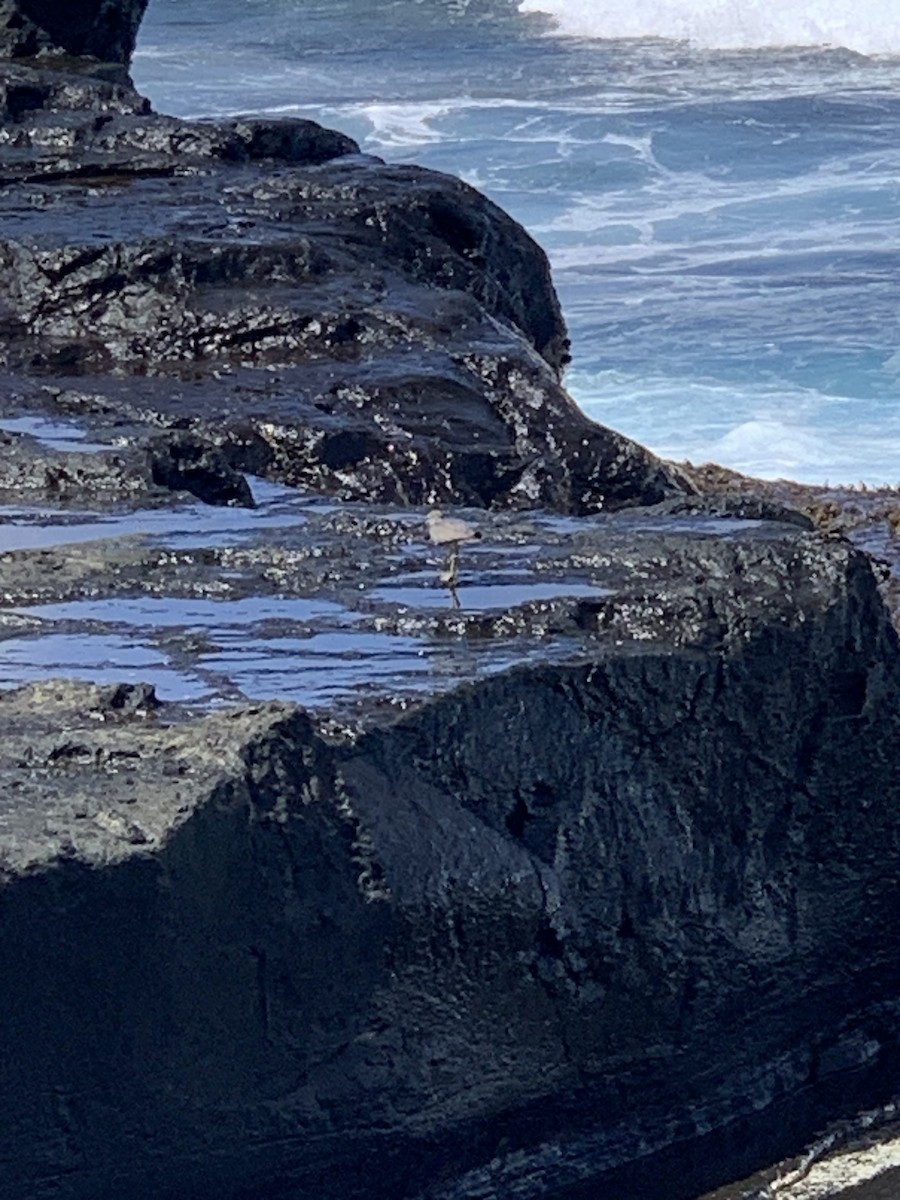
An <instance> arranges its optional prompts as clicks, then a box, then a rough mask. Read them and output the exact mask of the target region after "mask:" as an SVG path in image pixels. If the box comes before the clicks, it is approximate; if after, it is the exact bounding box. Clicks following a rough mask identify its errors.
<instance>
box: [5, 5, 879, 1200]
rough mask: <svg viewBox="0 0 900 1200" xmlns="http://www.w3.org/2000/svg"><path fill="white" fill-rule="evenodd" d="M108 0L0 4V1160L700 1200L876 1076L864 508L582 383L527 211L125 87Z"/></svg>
mask: <svg viewBox="0 0 900 1200" xmlns="http://www.w3.org/2000/svg"><path fill="white" fill-rule="evenodd" d="M143 8H144V3H143V2H141V0H132V2H129V0H93V2H91V3H85V4H83V5H80V6H79V14H80V16H79V18H78V20H77V21H75V20H74V19H72V18H71V13H70V11H69V7H68V6H63V5H61V4H57V3H55V0H0V54H2V55H4V56H5V59H4V60H3V61H0V222H2V224H0V730H2V738H0V797H2V799H0V914H2V924H0V977H2V979H3V981H4V985H5V997H6V1002H5V1003H4V1004H3V1005H2V1006H0V1079H2V1087H0V1197H2V1200H7V1197H8V1198H9V1200H13V1197H15V1198H16V1200H21V1197H24V1196H27V1197H29V1200H50V1197H53V1198H54V1200H103V1198H106V1197H110V1198H112V1197H116V1198H117V1200H118V1198H119V1197H122V1196H127V1197H128V1200H142V1198H143V1197H147V1198H148V1200H149V1198H150V1197H153V1198H154V1200H182V1198H183V1197H186V1196H191V1197H192V1198H196V1200H239V1198H242V1197H248V1198H249V1197H251V1196H252V1197H254V1198H268V1200H276V1198H283V1200H313V1198H315V1200H475V1198H476V1197H479V1198H488V1197H497V1200H512V1198H517V1200H530V1198H534V1200H537V1198H539V1197H540V1198H546V1197H558V1198H559V1200H581V1198H586V1197H590V1198H591V1200H603V1198H604V1197H610V1198H612V1197H615V1198H616V1200H632V1198H633V1200H638V1198H639V1197H653V1198H654V1200H694V1198H695V1197H697V1196H698V1195H699V1194H700V1193H701V1192H704V1191H708V1190H709V1189H713V1188H717V1187H721V1186H723V1185H726V1184H729V1183H730V1182H731V1181H733V1180H736V1179H739V1178H742V1177H743V1176H749V1175H750V1174H751V1173H752V1172H753V1171H754V1170H757V1169H758V1168H759V1167H760V1166H761V1165H763V1164H765V1163H767V1162H771V1161H773V1160H774V1159H776V1158H779V1157H781V1156H787V1155H790V1154H797V1153H800V1152H801V1151H802V1149H803V1147H804V1145H806V1144H807V1143H808V1142H810V1141H811V1140H812V1139H813V1138H814V1136H815V1135H816V1134H817V1133H818V1132H819V1131H821V1130H822V1129H824V1128H826V1127H828V1126H829V1123H830V1122H833V1121H835V1120H836V1119H847V1118H848V1117H849V1115H850V1114H852V1113H853V1112H855V1111H857V1110H864V1109H867V1108H872V1106H874V1105H877V1104H882V1105H884V1104H885V1103H886V1102H887V1101H888V1100H889V1098H890V1097H891V1096H892V1094H893V1093H894V1092H895V1091H896V1090H897V1087H898V1059H900V1039H898V1035H897V1029H898V1024H897V1019H898V1012H897V1010H898V1004H900V956H898V955H897V953H896V951H895V949H894V946H893V939H892V928H893V924H894V922H895V920H896V917H897V911H898V899H897V897H898V894H900V893H898V878H897V877H898V862H900V860H898V836H900V803H898V800H900V778H898V773H897V770H896V767H897V750H896V747H897V745H898V734H900V714H898V711H897V697H898V695H900V650H898V643H897V634H896V631H895V629H894V626H893V624H892V620H891V613H890V611H889V608H888V607H887V606H886V605H885V602H884V600H885V597H887V599H888V601H889V603H890V604H893V603H894V600H895V595H896V593H895V590H894V586H893V583H892V580H893V576H892V575H891V574H890V572H889V571H887V570H884V569H881V568H878V569H873V559H872V556H871V555H872V552H873V550H874V551H875V552H876V553H878V552H879V551H880V550H884V548H885V547H884V546H883V545H881V544H880V543H879V544H876V543H877V541H878V537H881V538H882V541H885V540H886V539H888V540H889V539H890V537H892V536H893V535H892V532H891V531H892V530H893V525H892V523H891V521H892V516H891V514H892V513H893V512H895V508H894V499H893V497H890V496H861V495H856V496H851V497H848V496H843V497H835V496H832V497H827V496H826V497H823V496H822V495H821V494H820V495H817V496H815V495H811V494H806V493H803V494H801V493H800V492H799V491H797V490H796V489H792V488H791V487H790V486H789V485H781V486H779V487H776V486H770V487H768V488H766V487H763V486H761V485H757V484H756V483H754V482H753V481H747V480H741V479H740V478H738V477H735V476H733V475H729V474H728V473H724V472H716V471H715V470H714V469H712V468H705V469H695V468H691V467H689V466H688V465H683V466H675V465H673V464H667V463H664V462H661V461H660V460H658V459H656V458H655V457H654V456H653V455H651V454H650V453H649V452H648V451H646V450H645V449H643V448H642V447H640V446H638V445H636V444H635V443H633V442H631V441H630V440H629V439H627V438H625V437H622V436H621V435H619V434H616V433H615V432H613V431H610V430H607V429H604V428H603V427H601V426H598V425H596V424H594V423H593V422H591V421H589V420H588V419H587V418H586V417H584V416H583V415H582V414H581V413H580V411H579V410H578V409H577V407H576V406H575V405H574V403H573V402H572V400H571V399H570V398H569V397H568V395H567V394H566V392H565V390H564V387H563V386H562V383H561V378H562V371H563V369H564V366H565V363H566V361H567V354H568V343H567V339H566V332H565V326H564V323H563V320H562V316H561V314H560V310H559V305H558V302H557V300H556V296H555V293H554V291H553V287H552V282H551V280H550V274H549V269H548V266H547V262H546V259H545V257H544V255H543V254H542V252H541V251H540V249H539V248H538V247H537V246H536V245H535V244H534V243H533V242H532V241H531V239H530V238H528V236H527V235H526V234H525V233H524V231H523V230H522V229H521V228H520V227H519V226H517V225H516V224H515V223H514V222H513V221H512V220H511V219H510V218H509V217H508V216H506V215H505V214H504V213H502V212H501V211H500V210H499V209H497V208H496V206H494V205H492V204H491V203H490V202H489V201H487V200H486V199H485V198H484V197H482V196H480V195H479V194H478V193H477V192H475V191H473V190H472V189H471V188H468V187H466V186H465V185H463V184H461V183H460V182H459V181H457V180H453V179H450V178H448V177H445V176H440V175H435V174H434V173H430V172H426V171H423V170H418V169H415V168H411V167H404V168H397V167H387V166H385V165H384V164H382V163H380V162H378V161H377V160H373V159H371V158H367V157H366V156H364V155H361V154H360V153H359V152H358V148H357V147H356V146H355V145H354V144H353V143H352V142H350V140H349V139H347V138H345V137H344V136H343V135H341V134H338V133H333V132H331V131H328V130H324V129H321V128H320V127H319V126H317V125H315V124H313V123H311V122H301V121H286V122H271V121H260V120H250V119H248V120H240V121H230V122H227V123H224V124H218V125H214V124H205V123H198V122H183V121H177V120H174V119H172V118H167V117H163V116H159V115H156V114H154V113H153V112H152V111H151V110H150V106H149V105H148V103H147V101H146V100H144V99H143V98H142V97H140V96H138V95H137V93H136V92H135V91H134V90H133V88H132V87H131V85H130V82H129V80H128V76H127V68H128V62H129V56H130V53H131V50H132V49H133V44H134V38H135V36H136V31H137V29H138V26H139V22H140V18H141V15H142V13H143ZM436 505H443V506H445V507H449V506H450V505H453V506H454V511H459V512H461V513H462V514H463V515H464V516H465V517H466V519H467V520H469V521H470V522H471V523H473V524H474V525H475V526H477V528H478V530H479V532H480V534H481V540H480V542H479V543H477V544H472V545H467V546H466V547H465V548H464V550H463V554H462V566H461V575H460V582H459V587H458V589H457V591H456V593H455V594H451V593H449V592H448V591H447V589H446V588H445V587H444V586H442V584H441V580H440V574H441V570H442V568H443V566H444V562H443V558H442V555H441V553H439V551H438V550H437V549H436V548H435V547H432V546H430V545H429V544H428V543H427V542H426V540H425V536H424V524H423V522H424V514H425V511H426V509H427V508H430V507H433V506H436ZM801 509H803V510H804V511H800V510H801ZM854 512H856V513H857V517H858V519H857V518H854V516H853V513H854ZM878 531H881V532H878ZM873 539H874V540H873ZM854 541H855V542H856V544H854ZM876 565H877V564H876ZM881 1112H882V1116H883V1118H884V1120H885V1121H890V1119H892V1114H893V1113H894V1110H893V1108H891V1107H890V1106H886V1107H884V1108H883V1109H882V1110H881ZM845 1128H846V1130H848V1131H849V1132H848V1134H847V1137H844V1138H843V1139H842V1140H841V1146H842V1147H843V1148H846V1145H847V1144H848V1141H849V1140H852V1139H851V1136H850V1135H851V1134H858V1133H859V1132H860V1131H859V1130H856V1128H855V1126H852V1123H851V1124H849V1125H846V1126H845ZM885 1136H886V1137H887V1134H886V1135H885ZM833 1144H834V1146H837V1144H838V1139H835V1142H834V1143H833ZM831 1145H832V1144H831V1143H829V1146H828V1147H825V1148H824V1150H823V1154H824V1153H826V1152H827V1151H828V1149H829V1148H830V1147H831ZM807 1165H811V1164H807ZM785 1169H786V1170H787V1168H785ZM791 1169H795V1170H796V1169H797V1167H796V1163H795V1165H794V1167H793V1168H791ZM804 1169H805V1168H804ZM773 1178H774V1175H769V1176H766V1177H765V1178H764V1179H763V1181H762V1182H759V1180H757V1181H756V1182H753V1181H750V1182H748V1183H747V1185H746V1187H745V1188H744V1190H743V1191H738V1190H732V1191H731V1192H730V1193H728V1194H729V1195H732V1196H735V1197H736V1196H738V1195H747V1196H749V1195H751V1194H752V1195H755V1196H761V1195H764V1194H767V1193H764V1192H763V1191H761V1190H760V1189H761V1188H769V1186H770V1183H771V1181H772V1179H773ZM780 1178H781V1179H782V1182H784V1179H785V1178H786V1176H782V1177H780ZM735 1186H736V1187H737V1186H738V1185H735ZM740 1186H741V1187H743V1185H740ZM751 1187H755V1188H756V1192H752V1191H751V1190H750V1189H751ZM768 1194H771V1195H775V1194H776V1193H775V1192H774V1191H772V1192H769V1193H768ZM778 1194H783V1195H784V1196H785V1197H786V1198H788V1200H793V1197H794V1195H795V1193H791V1192H788V1191H787V1190H786V1185H785V1188H782V1190H781V1192H779V1193H778ZM800 1194H801V1193H796V1195H797V1196H799V1195H800ZM838 1194H840V1193H839V1192H838V1191H836V1190H832V1192H827V1191H825V1192H822V1191H820V1192H817V1193H816V1195H822V1196H826V1195H838ZM720 1195H722V1196H724V1195H725V1193H720Z"/></svg>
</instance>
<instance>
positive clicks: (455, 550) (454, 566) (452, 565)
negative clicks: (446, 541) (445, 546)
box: [441, 542, 459, 592]
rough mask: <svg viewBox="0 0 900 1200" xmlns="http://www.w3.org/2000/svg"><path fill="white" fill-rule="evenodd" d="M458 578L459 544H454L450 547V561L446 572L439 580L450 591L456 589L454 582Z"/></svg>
mask: <svg viewBox="0 0 900 1200" xmlns="http://www.w3.org/2000/svg"><path fill="white" fill-rule="evenodd" d="M458 578H459V543H458V542H454V543H453V545H452V546H451V547H450V561H449V562H448V563H447V570H446V571H445V572H444V573H443V575H442V576H441V579H442V580H443V581H444V583H446V585H447V587H448V588H449V589H450V590H451V592H452V591H454V590H455V588H456V582H457V579H458Z"/></svg>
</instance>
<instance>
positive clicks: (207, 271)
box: [0, 61, 691, 512]
mask: <svg viewBox="0 0 900 1200" xmlns="http://www.w3.org/2000/svg"><path fill="white" fill-rule="evenodd" d="M63 65H65V64H63ZM69 66H71V64H69ZM0 100H2V103H3V113H4V115H5V119H4V124H3V127H2V129H0V228H2V234H0V367H2V366H5V368H6V371H7V375H6V378H5V379H3V380H2V381H0V413H2V412H6V413H8V414H9V415H11V416H13V417H21V416H23V415H25V414H27V413H29V412H39V413H45V414H49V415H50V416H53V417H57V418H58V417H59V416H60V415H61V414H62V413H71V412H73V411H76V410H77V411H78V413H79V414H80V416H81V417H82V419H84V420H85V421H86V422H87V424H88V425H89V426H91V427H92V428H96V429H97V430H98V431H100V430H106V432H107V433H109V434H110V435H111V436H115V437H116V438H117V439H118V440H120V441H121V440H123V439H127V440H129V441H130V442H132V443H133V444H135V445H143V443H144V442H145V441H146V440H147V438H149V437H150V436H152V435H154V434H157V433H159V431H160V430H166V429H171V428H177V429H189V430H191V431H192V432H193V433H194V434H195V436H196V437H198V438H205V439H206V440H207V441H208V442H209V444H210V447H211V449H215V448H218V449H220V450H221V451H222V453H223V454H224V455H225V456H226V458H227V461H228V463H229V465H230V467H231V468H232V469H234V470H237V471H247V470H249V471H252V472H254V473H255V474H260V475H264V476H266V477H267V478H269V479H272V480H278V481H283V482H286V483H289V484H291V485H292V486H296V487H304V488H309V489H313V490H316V491H319V492H327V493H331V494H335V495H338V496H341V497H344V498H358V499H367V500H376V501H378V500H381V501H387V502H398V501H399V502H401V503H439V502H447V503H450V502H462V503H466V504H474V505H478V506H485V507H487V506H490V507H500V506H507V507H520V508H527V507H533V506H535V505H545V506H549V507H551V508H556V509H559V510H561V511H568V512H590V511H597V510H599V509H601V508H618V507H622V506H626V505H630V504H639V503H656V502H658V501H660V500H663V499H664V498H665V497H666V496H669V495H673V494H678V493H685V492H689V491H690V490H691V489H690V485H689V484H688V483H687V481H686V479H685V478H684V477H683V476H681V475H680V473H679V472H677V470H675V469H674V468H672V467H669V466H666V465H664V464H663V463H661V462H660V461H659V460H657V459H655V458H654V457H653V456H652V455H650V454H649V453H648V452H647V451H645V450H644V449H643V448H642V447H640V446H637V445H636V444H635V443H633V442H631V441H629V440H628V439H627V438H624V437H621V436H620V435H618V434H616V433H614V432H613V431H610V430H606V429H604V428H603V427H602V426H598V425H596V424H595V423H594V422H592V421H590V420H588V419H587V418H586V417H584V416H583V414H581V413H580V412H579V410H578V409H577V408H576V406H575V405H574V403H573V402H572V400H571V399H570V398H569V397H568V395H567V394H566V393H565V391H564V390H563V388H562V387H561V385H560V373H561V370H562V368H563V366H564V365H565V363H566V361H567V358H568V341H567V337H566V331H565V326H564V323H563V321H562V317H561V315H560V311H559V305H558V302H557V299H556V295H555V293H554V291H553V287H552V284H551V282H550V277H549V270H548V265H547V261H546V258H545V256H544V254H543V252H542V251H541V250H540V249H539V248H538V247H537V246H536V245H535V244H534V242H533V241H532V240H531V239H530V238H529V237H528V236H527V234H526V233H525V232H524V231H523V230H522V229H521V227H520V226H518V225H517V224H516V223H515V222H514V221H512V220H511V219H510V218H509V217H508V216H506V215H505V214H504V213H503V212H501V210H499V209H498V208H497V207H496V206H495V205H493V204H492V203H491V202H490V201H488V200H487V199H486V198H484V197H483V196H481V195H480V194H479V193H477V192H475V191H474V190H473V189H472V188H470V187H468V186H466V185H465V184H463V183H461V182H460V181H459V180H456V179H451V178H449V177H446V176H441V175H437V174H435V173H433V172H428V171H423V170H420V169H418V168H415V167H388V166H385V165H384V164H382V163H380V162H378V161H376V160H372V159H366V158H364V157H363V156H361V155H359V154H358V153H357V152H356V151H357V147H356V146H355V144H354V143H353V142H352V141H351V140H350V139H349V138H347V137H345V136H343V135H341V134H337V133H332V132H331V131H328V130H324V129H322V128H321V127H319V126H318V125H316V124H315V123H313V122H310V121H302V120H284V121H266V120H259V119H247V120H232V121H229V122H222V123H219V124H211V123H201V122H188V121H179V120H175V119H172V118H168V117H164V116H159V115H157V114H154V113H152V112H150V111H149V106H148V105H147V103H146V101H144V100H143V99H142V98H141V97H140V96H138V95H137V93H135V92H134V91H133V90H132V89H131V88H130V86H129V85H128V84H127V83H125V82H122V81H121V80H112V81H110V80H106V79H103V78H98V77H97V74H96V72H95V71H94V72H92V71H90V70H84V69H82V70H80V71H78V72H74V71H72V70H68V71H67V70H63V69H60V70H58V71H50V70H48V69H46V68H45V67H36V66H35V65H33V64H32V63H30V62H29V63H25V62H18V61H16V62H14V63H9V64H6V65H3V64H2V63H0ZM73 377H77V379H78V383H77V387H73V385H72V380H73Z"/></svg>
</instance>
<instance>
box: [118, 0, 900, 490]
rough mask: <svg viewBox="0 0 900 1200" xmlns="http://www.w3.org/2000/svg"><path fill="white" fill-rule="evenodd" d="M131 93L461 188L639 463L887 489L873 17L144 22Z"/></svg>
mask: <svg viewBox="0 0 900 1200" xmlns="http://www.w3.org/2000/svg"><path fill="white" fill-rule="evenodd" d="M134 76H135V80H136V82H137V84H138V86H139V87H140V88H141V89H142V90H143V91H144V92H145V93H146V94H148V95H149V96H150V97H151V99H152V100H153V102H154V104H155V105H156V107H157V108H158V109H159V110H161V111H166V112H171V113H175V114H180V115H190V116H221V115H225V114H235V113H268V114H286V115H287V114H297V115H301V116H307V117H313V118H315V119H317V120H320V121H322V122H323V123H324V124H327V125H330V126H333V127H335V128H339V129H342V130H344V131H346V132H347V133H349V134H351V135H352V136H354V137H355V138H356V139H357V140H358V141H359V142H360V143H361V145H362V147H363V148H364V149H365V150H366V151H368V152H371V153H373V154H377V155H380V156H381V157H383V158H384V159H387V160H389V161H392V162H396V161H402V162H417V163H421V164H423V165H426V166H430V167H433V168H436V169H438V170H443V171H449V172H452V173H454V174H456V175H460V176H462V177H463V178H464V179H466V180H468V181H469V182H470V183H473V184H474V185H476V186H477V187H479V188H481V189H482V190H483V191H485V192H487V193H488V194H489V195H490V196H491V197H492V198H493V199H494V200H496V201H497V202H498V203H499V204H501V205H502V206H503V207H504V208H506V209H507V211H509V212H510V213H512V215H513V216H515V217H516V218H517V219H518V220H519V221H521V222H522V223H523V224H524V225H525V226H526V227H527V228H528V229H529V231H530V232H531V233H532V235H533V236H534V237H535V238H536V239H537V240H538V241H539V242H540V243H541V245H542V246H543V247H544V248H545V250H546V251H547V252H548V254H549V255H550V259H551V262H552V264H553V268H554V279H555V282H556V286H557V289H558V291H559V293H560V297H561V300H562V303H563V309H564V311H565V314H566V318H567V321H568V323H569V328H570V332H571V335H572V341H573V363H572V366H571V368H570V369H569V372H568V376H567V381H566V382H567V386H568V388H569V390H570V392H571V393H572V395H573V396H574V397H575V399H576V400H577V401H578V403H579V404H580V405H581V406H582V408H583V409H584V410H585V411H586V412H587V413H589V414H590V415H591V416H592V417H595V418H596V419H597V420H599V421H602V422H604V423H605V424H608V425H611V426H613V427H614V428H616V429H619V430H621V431H622V432H624V433H626V434H629V435H630V436H632V437H635V438H637V439H638V440H639V441H641V442H643V443H644V444H645V445H647V446H649V447H651V448H652V449H654V450H656V451H657V452H659V453H661V454H664V455H666V456H667V457H671V458H675V459H684V458H688V459H691V460H692V461H694V462H702V461H705V460H714V461H717V462H720V463H723V464H726V465H728V466H732V467H735V468H737V469H739V470H744V471H749V472H751V473H754V474H757V475H762V476H765V477H769V478H774V477H777V476H783V477H787V478H792V479H797V480H803V481H808V482H830V483H855V482H860V481H864V482H866V483H868V484H881V483H897V482H900V239H898V228H900V226H898V217H900V6H896V5H893V4H888V3H887V2H886V0H782V3H781V5H780V6H779V7H778V8H777V11H776V10H775V8H774V7H773V6H772V5H771V4H770V3H762V2H761V0H743V2H741V3H738V0H521V2H519V0H151V3H150V7H149V10H148V13H147V17H146V19H145V22H144V25H143V27H142V30H141V35H140V40H139V43H138V50H137V54H136V57H135V62H134Z"/></svg>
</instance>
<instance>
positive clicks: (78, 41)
mask: <svg viewBox="0 0 900 1200" xmlns="http://www.w3.org/2000/svg"><path fill="white" fill-rule="evenodd" d="M146 7H147V0H76V2H75V3H73V2H72V0H0V58H33V57H35V56H37V55H41V56H47V55H49V56H60V55H65V56H69V57H73V58H94V59H98V60H99V61H100V62H103V63H118V64H121V65H122V66H127V65H128V64H129V63H130V62H131V55H132V53H133V51H134V43H135V39H136V38H137V31H138V26H139V25H140V23H141V17H143V15H144V9H145V8H146Z"/></svg>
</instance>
